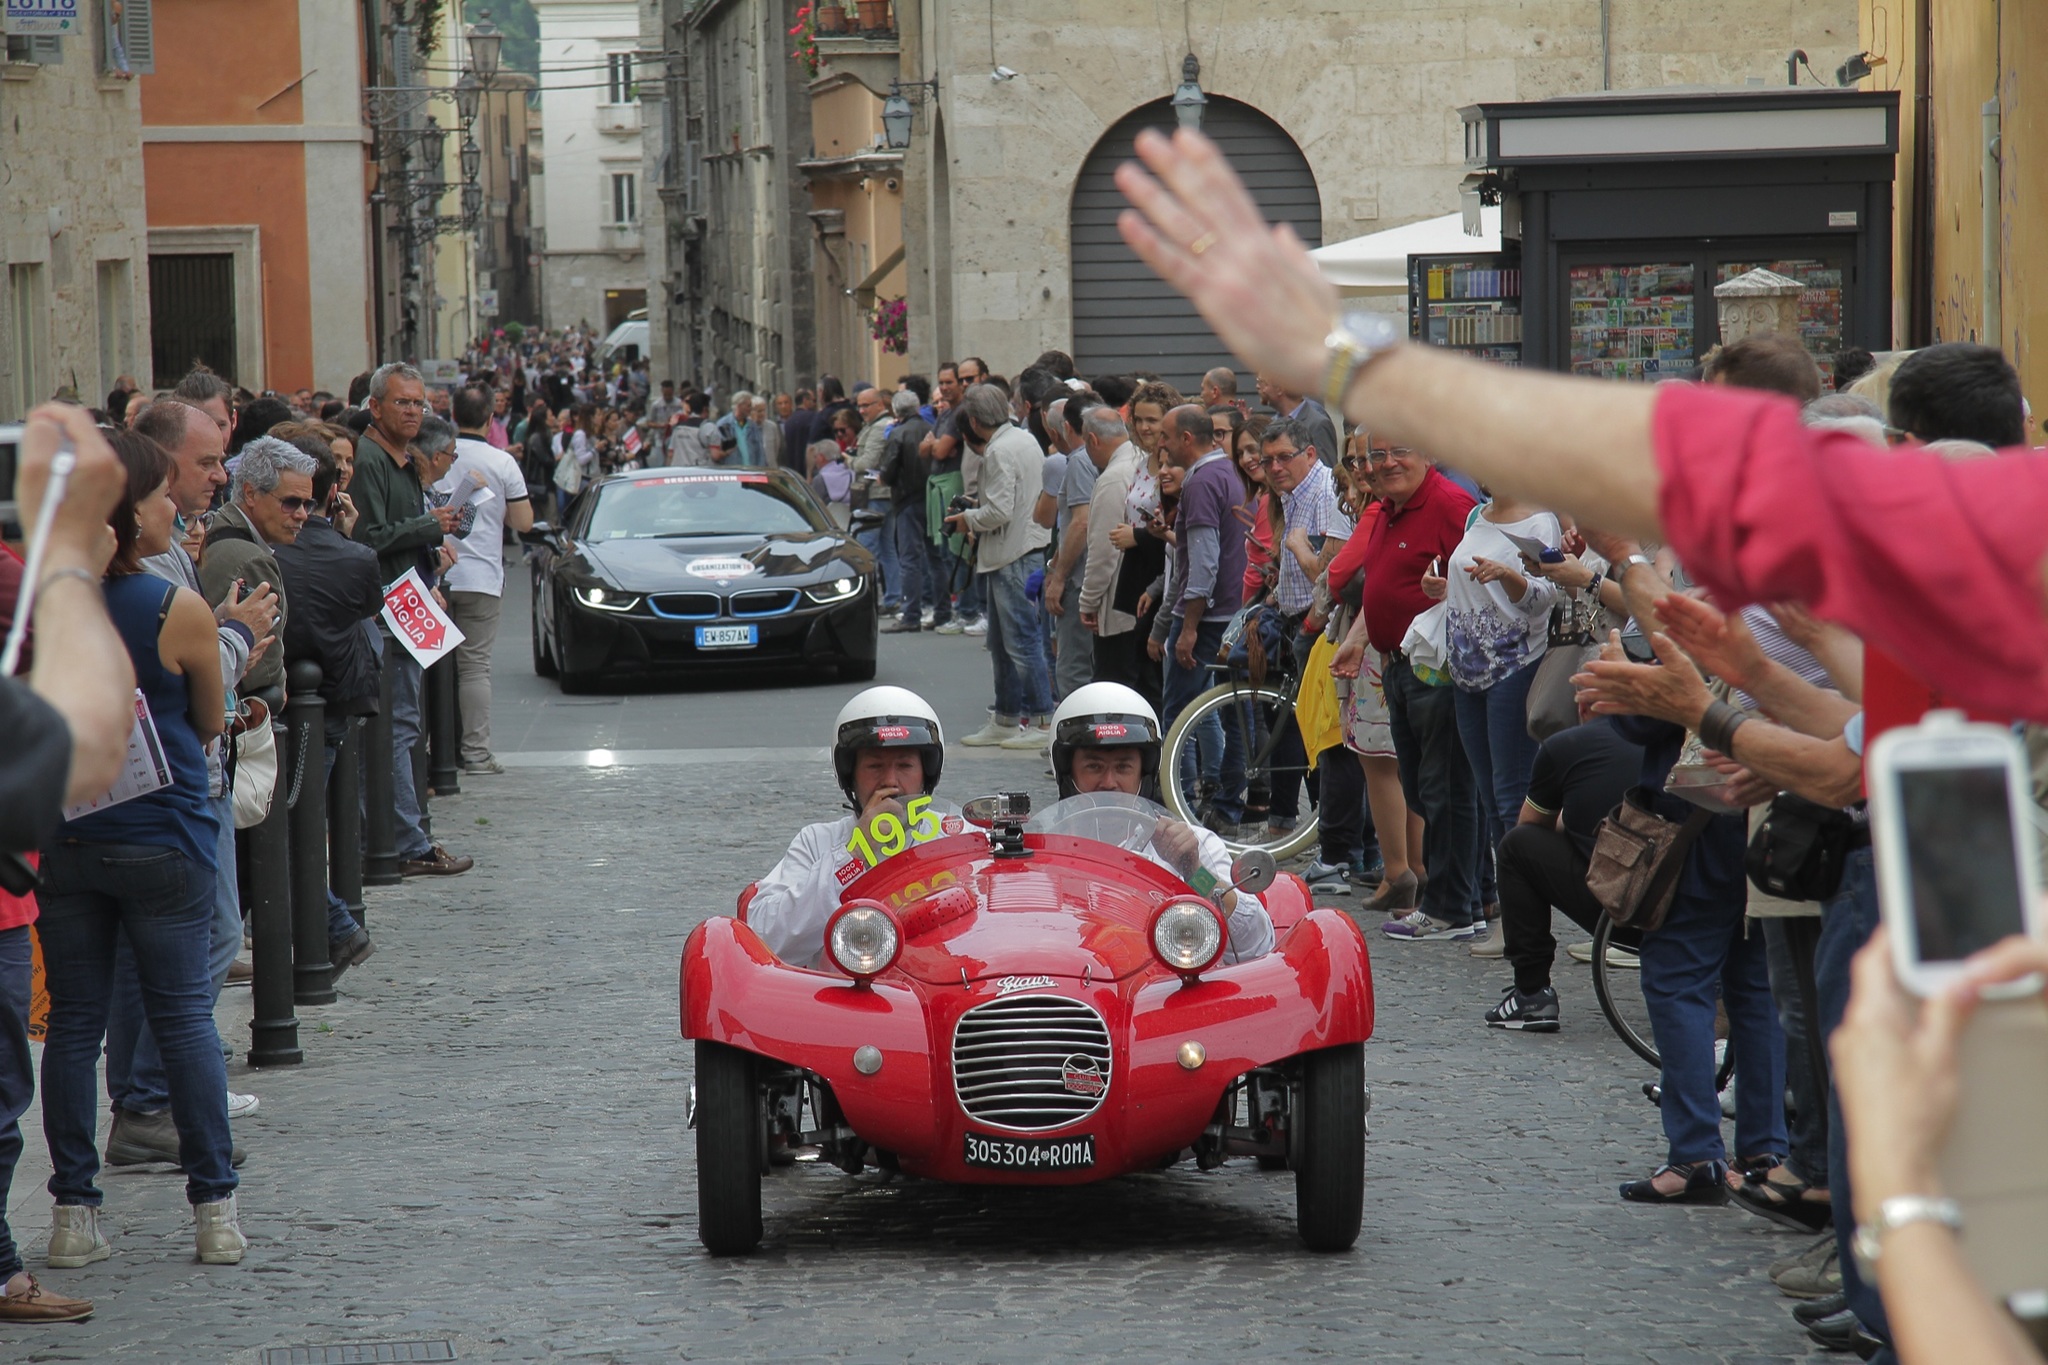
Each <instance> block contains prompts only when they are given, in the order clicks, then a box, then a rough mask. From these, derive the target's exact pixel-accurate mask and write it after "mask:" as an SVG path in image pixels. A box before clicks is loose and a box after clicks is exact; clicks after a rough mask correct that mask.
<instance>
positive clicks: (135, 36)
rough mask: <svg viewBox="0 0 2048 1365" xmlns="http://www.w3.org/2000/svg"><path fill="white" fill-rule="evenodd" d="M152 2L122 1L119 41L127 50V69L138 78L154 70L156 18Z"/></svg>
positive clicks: (144, 0) (142, 0)
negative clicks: (120, 40)
mask: <svg viewBox="0 0 2048 1365" xmlns="http://www.w3.org/2000/svg"><path fill="white" fill-rule="evenodd" d="M151 11H152V0H123V5H122V11H121V29H122V34H121V39H122V42H124V43H125V44H126V45H127V48H128V69H129V70H130V71H132V72H134V73H135V74H136V75H138V76H147V75H149V74H150V73H151V72H153V71H155V70H156V16H155V15H154V14H153V13H152V12H151Z"/></svg>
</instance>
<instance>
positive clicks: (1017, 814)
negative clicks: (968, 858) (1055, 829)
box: [960, 792, 1271, 861]
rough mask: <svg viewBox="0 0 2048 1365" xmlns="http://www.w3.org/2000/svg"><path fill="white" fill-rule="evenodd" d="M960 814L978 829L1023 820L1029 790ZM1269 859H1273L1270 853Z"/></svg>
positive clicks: (980, 801)
mask: <svg viewBox="0 0 2048 1365" xmlns="http://www.w3.org/2000/svg"><path fill="white" fill-rule="evenodd" d="M960 814H961V816H962V817H963V818H965V819H966V821H967V823H968V824H970V825H973V826H974V827H975V828H976V829H993V828H994V827H995V826H996V825H998V824H1002V823H1007V822H1010V821H1016V820H1022V819H1024V818H1025V817H1026V816H1028V815H1030V814H1031V794H1030V793H1029V792H998V793H996V794H995V795H994V796H977V797H975V798H974V799H973V800H971V801H968V802H966V803H964V804H963V805H962V806H961V807H960ZM1268 861H1271V857H1270V855H1269V856H1268Z"/></svg>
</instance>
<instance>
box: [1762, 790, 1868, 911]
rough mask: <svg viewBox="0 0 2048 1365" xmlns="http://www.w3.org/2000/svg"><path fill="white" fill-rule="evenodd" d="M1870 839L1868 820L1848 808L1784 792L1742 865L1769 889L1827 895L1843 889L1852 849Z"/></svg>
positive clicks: (1816, 897)
mask: <svg viewBox="0 0 2048 1365" xmlns="http://www.w3.org/2000/svg"><path fill="white" fill-rule="evenodd" d="M1869 841H1870V829H1869V826H1868V825H1865V824H1863V823H1861V822H1859V821H1858V820H1857V819H1856V817H1855V816H1853V815H1851V814H1849V813H1848V812H1847V811H1844V810H1837V809H1835V808H1834V807H1832V806H1823V805H1821V804H1819V803H1818V802H1815V801H1809V800H1807V799H1806V798H1805V797H1803V796H1795V795H1793V794H1792V793H1791V792H1780V793H1778V796H1777V798H1776V799H1775V800H1773V801H1772V802H1771V808H1770V809H1769V810H1768V811H1766V812H1765V813H1764V818H1763V820H1762V821H1761V822H1760V823H1759V824H1758V825H1757V827H1756V833H1755V834H1753V835H1752V836H1750V840H1749V851H1748V852H1747V853H1745V854H1743V855H1742V867H1743V870H1744V871H1745V872H1747V873H1748V874H1749V880H1750V884H1751V885H1752V886H1754V887H1756V889H1757V890H1759V891H1761V892H1763V893H1764V894H1766V895H1770V896H1776V897H1778V898H1779V899H1781V900H1788V901H1824V900H1827V899H1829V898H1830V897H1832V896H1833V895H1834V894H1835V893H1836V892H1837V891H1839V890H1841V889H1842V869H1843V868H1844V867H1845V866H1846V865H1847V863H1848V861H1849V854H1850V853H1851V852H1852V851H1853V850H1855V849H1857V848H1860V847H1861V846H1862V845H1864V844H1866V843H1868V842H1869Z"/></svg>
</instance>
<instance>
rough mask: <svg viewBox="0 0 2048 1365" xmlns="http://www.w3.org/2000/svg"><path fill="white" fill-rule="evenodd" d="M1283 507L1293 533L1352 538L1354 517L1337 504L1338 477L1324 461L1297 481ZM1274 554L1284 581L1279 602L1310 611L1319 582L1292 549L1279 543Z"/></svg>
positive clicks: (1286, 608)
mask: <svg viewBox="0 0 2048 1365" xmlns="http://www.w3.org/2000/svg"><path fill="white" fill-rule="evenodd" d="M1280 510H1281V513H1282V515H1283V516H1285V517H1286V519H1287V530H1288V532H1289V533H1291V532H1294V531H1297V530H1300V531H1306V532H1307V533H1308V534H1309V535H1311V536H1324V537H1326V538H1328V539H1329V540H1349V539H1350V538H1351V518H1349V517H1347V516H1345V515H1344V512H1343V509H1341V508H1339V507H1338V506H1337V480H1336V479H1335V478H1334V477H1333V476H1332V475H1331V473H1330V471H1329V470H1328V469H1327V468H1325V467H1324V466H1323V465H1321V464H1315V465H1311V466H1309V471H1308V473H1307V474H1305V475H1304V476H1303V477H1302V480H1301V482H1300V483H1298V484H1296V485H1295V487H1294V491H1293V492H1292V493H1287V494H1284V495H1283V496H1282V497H1281V499H1280ZM1282 539H1285V536H1283V537H1282ZM1273 554H1274V555H1275V557H1276V558H1278V559H1279V561H1280V583H1279V589H1278V591H1277V592H1276V594H1275V597H1274V601H1275V604H1276V605H1278V606H1279V608H1280V610H1281V611H1283V612H1285V613H1286V614H1287V615H1289V616H1294V615H1298V614H1299V613H1301V612H1305V611H1307V610H1308V609H1309V604H1310V603H1311V602H1313V601H1314V600H1315V585H1314V584H1313V583H1311V582H1309V579H1308V575H1307V574H1305V573H1303V572H1302V571H1301V565H1300V564H1299V563H1298V562H1296V560H1295V558H1294V552H1293V551H1292V550H1289V549H1286V548H1284V547H1282V546H1278V545H1276V546H1274V547H1273Z"/></svg>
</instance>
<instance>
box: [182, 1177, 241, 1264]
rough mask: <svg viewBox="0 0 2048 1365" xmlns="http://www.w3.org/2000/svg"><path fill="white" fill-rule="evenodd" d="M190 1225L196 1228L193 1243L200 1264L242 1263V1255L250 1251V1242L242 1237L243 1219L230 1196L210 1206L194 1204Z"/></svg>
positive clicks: (232, 1197) (233, 1198)
mask: <svg viewBox="0 0 2048 1365" xmlns="http://www.w3.org/2000/svg"><path fill="white" fill-rule="evenodd" d="M192 1221H193V1224H194V1225H195V1226H196V1228H197V1233H196V1235H195V1239H194V1240H195V1241H196V1243H197V1245H198V1248H199V1264H201V1265H240V1264H241V1263H242V1253H243V1252H245V1251H247V1250H248V1249H249V1239H248V1238H247V1237H244V1236H243V1235H242V1217H241V1213H240V1212H239V1211H238V1210H237V1209H236V1207H235V1197H234V1196H233V1195H232V1194H231V1195H229V1196H228V1197H227V1198H225V1199H217V1200H215V1201H214V1202H213V1203H211V1204H194V1205H193V1206H192Z"/></svg>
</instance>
